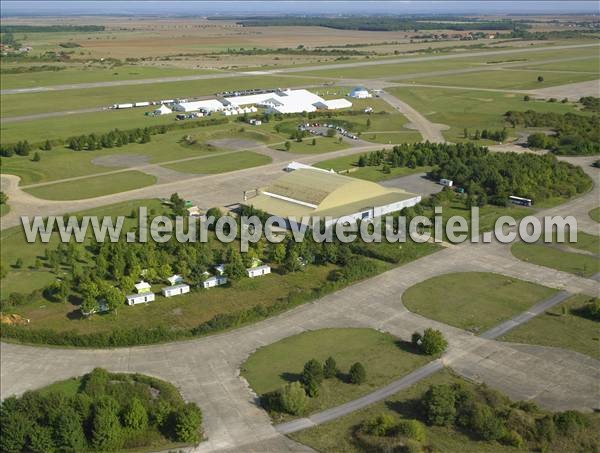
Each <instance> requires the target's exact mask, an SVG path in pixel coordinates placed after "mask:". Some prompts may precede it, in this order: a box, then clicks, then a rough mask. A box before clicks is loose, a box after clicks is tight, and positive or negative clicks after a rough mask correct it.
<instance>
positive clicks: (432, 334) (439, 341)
mask: <svg viewBox="0 0 600 453" xmlns="http://www.w3.org/2000/svg"><path fill="white" fill-rule="evenodd" d="M447 347H448V342H447V341H446V339H445V338H444V336H443V335H442V332H440V331H439V330H433V329H425V332H424V333H423V338H421V345H420V349H421V352H423V354H427V355H435V354H441V353H442V352H444V351H445V350H446V348H447Z"/></svg>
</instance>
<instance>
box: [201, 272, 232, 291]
mask: <svg viewBox="0 0 600 453" xmlns="http://www.w3.org/2000/svg"><path fill="white" fill-rule="evenodd" d="M226 283H227V277H225V276H224V275H213V276H211V277H208V278H207V279H206V280H204V281H203V282H202V287H203V288H204V289H208V288H214V287H215V286H221V285H224V284H226Z"/></svg>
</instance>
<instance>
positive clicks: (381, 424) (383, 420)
mask: <svg viewBox="0 0 600 453" xmlns="http://www.w3.org/2000/svg"><path fill="white" fill-rule="evenodd" d="M395 427H396V419H395V418H394V417H393V416H392V415H390V414H379V415H375V416H373V417H371V418H369V419H367V420H365V421H364V422H363V423H362V425H361V430H362V431H363V432H364V433H366V434H370V435H372V436H380V437H381V436H388V435H390V434H391V433H392V431H393V430H395Z"/></svg>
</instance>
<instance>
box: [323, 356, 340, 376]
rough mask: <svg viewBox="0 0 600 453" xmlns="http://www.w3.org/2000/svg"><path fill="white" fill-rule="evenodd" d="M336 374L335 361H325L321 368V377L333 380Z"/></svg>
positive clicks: (330, 358) (332, 359)
mask: <svg viewBox="0 0 600 453" xmlns="http://www.w3.org/2000/svg"><path fill="white" fill-rule="evenodd" d="M337 372H338V369H337V364H336V363H335V359H334V358H333V357H328V358H327V360H325V366H324V367H323V377H324V378H325V379H330V378H333V377H335V376H336V375H337Z"/></svg>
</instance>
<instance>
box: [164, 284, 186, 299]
mask: <svg viewBox="0 0 600 453" xmlns="http://www.w3.org/2000/svg"><path fill="white" fill-rule="evenodd" d="M161 292H162V295H163V296H165V297H173V296H179V295H180V294H185V293H189V292H190V285H186V284H185V283H181V284H179V285H173V286H166V287H164V288H163V289H162V290H161Z"/></svg>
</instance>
